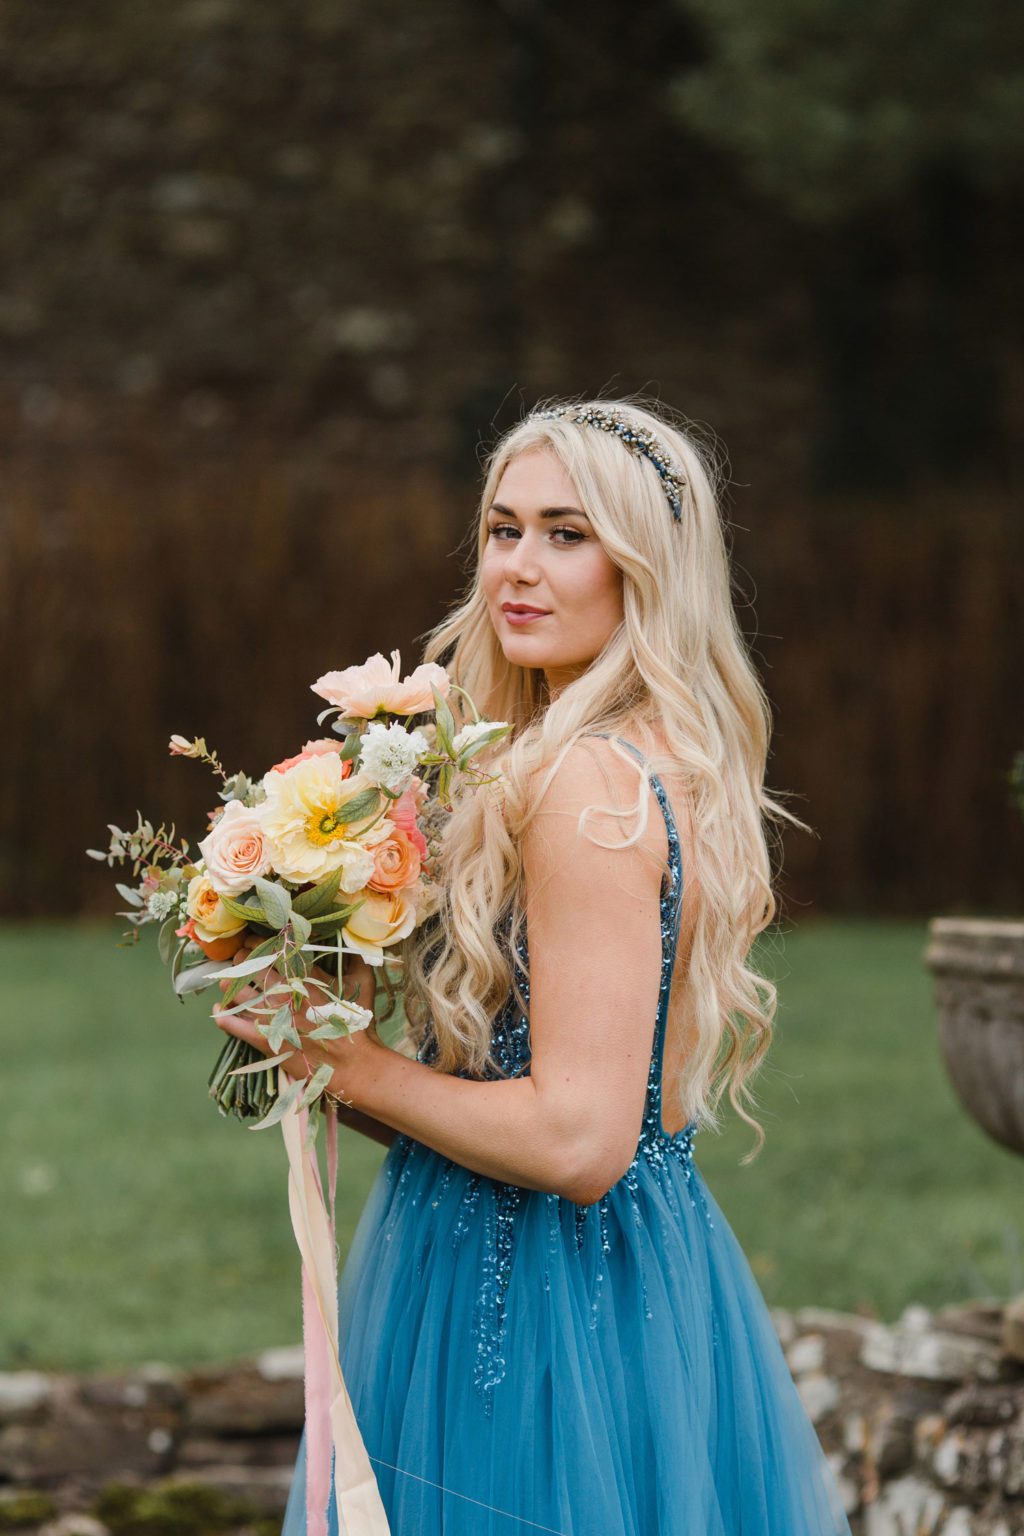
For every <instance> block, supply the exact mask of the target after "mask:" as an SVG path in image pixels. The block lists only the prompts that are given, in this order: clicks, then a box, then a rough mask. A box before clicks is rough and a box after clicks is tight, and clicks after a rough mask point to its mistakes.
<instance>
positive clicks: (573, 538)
mask: <svg viewBox="0 0 1024 1536" xmlns="http://www.w3.org/2000/svg"><path fill="white" fill-rule="evenodd" d="M551 537H552V538H553V539H555V540H556V542H558V543H560V544H561V545H562V547H563V548H564V549H565V548H568V547H569V545H571V544H582V542H583V540H584V539H585V538H586V534H585V533H583V532H582V531H581V530H580V529H579V528H571V527H565V528H552V530H551Z"/></svg>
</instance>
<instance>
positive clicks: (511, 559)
mask: <svg viewBox="0 0 1024 1536" xmlns="http://www.w3.org/2000/svg"><path fill="white" fill-rule="evenodd" d="M505 578H506V580H507V581H511V582H514V583H515V584H516V585H517V586H520V585H523V586H528V587H532V586H535V585H536V583H537V582H538V581H539V580H540V571H539V568H538V565H537V557H536V552H535V550H534V547H533V540H532V538H531V537H530V534H529V532H524V533H522V534H520V536H519V538H518V539H510V540H509V542H508V544H507V546H506V553H505Z"/></svg>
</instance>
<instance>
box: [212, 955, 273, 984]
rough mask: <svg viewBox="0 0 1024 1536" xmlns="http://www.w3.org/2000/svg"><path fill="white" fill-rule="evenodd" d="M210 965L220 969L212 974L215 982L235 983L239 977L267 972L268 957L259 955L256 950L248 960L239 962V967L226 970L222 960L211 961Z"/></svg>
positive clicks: (231, 966) (232, 966) (234, 966)
mask: <svg viewBox="0 0 1024 1536" xmlns="http://www.w3.org/2000/svg"><path fill="white" fill-rule="evenodd" d="M210 964H211V965H214V966H217V967H218V969H217V970H216V971H211V973H210V974H211V976H212V977H213V979H214V980H215V981H234V980H235V978H236V977H237V976H255V974H256V972H257V971H265V970H266V968H267V960H266V956H265V955H258V954H257V953H256V951H255V950H253V952H252V954H251V955H249V957H248V959H246V960H239V962H238V964H237V965H229V966H227V967H226V968H224V966H223V962H222V961H220V960H211V961H210Z"/></svg>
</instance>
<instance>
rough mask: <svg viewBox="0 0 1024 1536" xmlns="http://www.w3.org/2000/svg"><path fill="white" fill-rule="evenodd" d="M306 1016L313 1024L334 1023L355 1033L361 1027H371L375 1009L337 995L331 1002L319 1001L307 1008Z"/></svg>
mask: <svg viewBox="0 0 1024 1536" xmlns="http://www.w3.org/2000/svg"><path fill="white" fill-rule="evenodd" d="M306 1017H307V1019H308V1020H309V1022H310V1023H311V1024H334V1025H336V1026H337V1027H338V1028H339V1029H345V1030H347V1031H348V1033H349V1034H350V1035H355V1034H358V1033H359V1031H360V1030H361V1029H368V1028H369V1026H370V1024H371V1023H372V1022H373V1009H372V1008H360V1006H359V1004H358V1003H353V1002H350V1001H349V1000H348V999H347V998H344V997H335V998H332V999H331V1001H330V1002H329V1003H317V1004H315V1005H314V1006H313V1007H312V1008H307V1009H306Z"/></svg>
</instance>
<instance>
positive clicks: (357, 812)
mask: <svg viewBox="0 0 1024 1536" xmlns="http://www.w3.org/2000/svg"><path fill="white" fill-rule="evenodd" d="M379 809H380V791H379V790H377V789H364V790H361V791H360V792H359V794H358V795H353V796H352V798H351V800H346V801H345V804H344V805H339V806H338V808H337V810H336V811H335V813H334V820H335V822H336V823H337V824H338V826H339V827H347V826H350V825H351V823H352V822H354V821H365V820H366V818H367V817H368V816H373V815H374V814H375V813H376V812H377V811H378V810H379Z"/></svg>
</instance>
